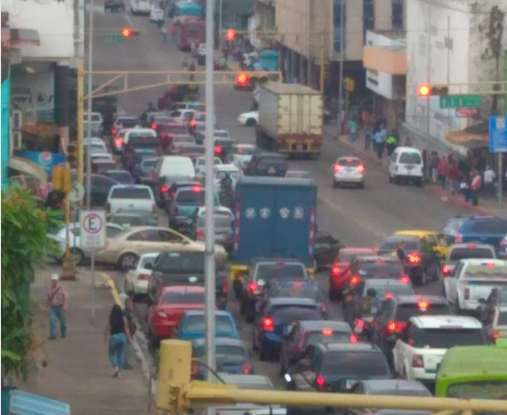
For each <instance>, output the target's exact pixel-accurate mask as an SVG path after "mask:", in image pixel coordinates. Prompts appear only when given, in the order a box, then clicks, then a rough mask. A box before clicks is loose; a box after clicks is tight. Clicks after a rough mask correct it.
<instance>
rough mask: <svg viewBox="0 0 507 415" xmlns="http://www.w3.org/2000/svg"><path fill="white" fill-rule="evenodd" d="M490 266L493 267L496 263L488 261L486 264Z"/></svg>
mask: <svg viewBox="0 0 507 415" xmlns="http://www.w3.org/2000/svg"><path fill="white" fill-rule="evenodd" d="M485 265H486V266H487V267H488V268H493V267H494V266H495V264H494V263H493V262H486V264H485Z"/></svg>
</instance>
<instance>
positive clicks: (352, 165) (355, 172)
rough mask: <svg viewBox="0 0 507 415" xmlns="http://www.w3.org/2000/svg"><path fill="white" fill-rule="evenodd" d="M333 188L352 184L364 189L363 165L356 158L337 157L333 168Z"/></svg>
mask: <svg viewBox="0 0 507 415" xmlns="http://www.w3.org/2000/svg"><path fill="white" fill-rule="evenodd" d="M333 170H334V172H333V187H334V188H335V189H336V188H338V187H339V186H340V185H342V184H353V185H356V186H359V187H360V188H363V187H364V173H365V167H364V163H363V162H362V161H361V159H360V158H358V157H339V158H338V160H336V163H335V164H334V166H333Z"/></svg>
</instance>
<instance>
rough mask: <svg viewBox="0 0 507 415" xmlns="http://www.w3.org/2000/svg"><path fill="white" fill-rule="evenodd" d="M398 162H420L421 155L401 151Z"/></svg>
mask: <svg viewBox="0 0 507 415" xmlns="http://www.w3.org/2000/svg"><path fill="white" fill-rule="evenodd" d="M399 162H400V163H404V164H421V156H420V155H419V153H401V155H400V159H399Z"/></svg>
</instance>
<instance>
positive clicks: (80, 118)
mask: <svg viewBox="0 0 507 415" xmlns="http://www.w3.org/2000/svg"><path fill="white" fill-rule="evenodd" d="M83 71H84V63H83V59H81V58H79V59H78V62H77V103H78V105H77V181H78V183H79V184H80V185H83V184H84V182H83V179H84V177H83V176H84V174H83V173H84V168H83V167H84V146H83V134H84V108H83V106H84V105H83V96H84V76H83Z"/></svg>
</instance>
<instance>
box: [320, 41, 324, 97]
mask: <svg viewBox="0 0 507 415" xmlns="http://www.w3.org/2000/svg"><path fill="white" fill-rule="evenodd" d="M320 42H321V43H320V92H321V93H322V95H324V32H322V33H321V35H320Z"/></svg>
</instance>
